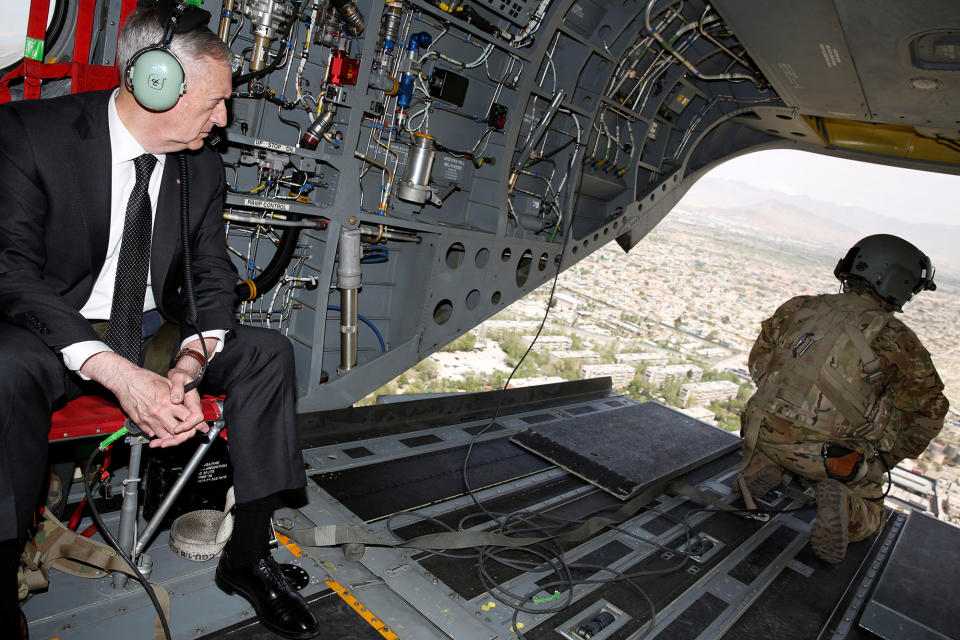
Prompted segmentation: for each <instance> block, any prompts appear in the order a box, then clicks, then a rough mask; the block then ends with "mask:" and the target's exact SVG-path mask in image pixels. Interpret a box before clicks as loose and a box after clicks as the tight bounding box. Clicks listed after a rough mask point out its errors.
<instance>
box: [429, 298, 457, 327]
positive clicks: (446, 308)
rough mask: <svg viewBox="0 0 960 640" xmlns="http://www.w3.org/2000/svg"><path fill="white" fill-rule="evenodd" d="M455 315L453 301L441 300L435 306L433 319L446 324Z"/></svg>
mask: <svg viewBox="0 0 960 640" xmlns="http://www.w3.org/2000/svg"><path fill="white" fill-rule="evenodd" d="M452 315H453V303H452V302H450V301H449V300H441V301H440V302H438V303H437V306H436V307H434V308H433V321H434V322H436V323H437V324H446V323H447V321H448V320H449V319H450V316H452Z"/></svg>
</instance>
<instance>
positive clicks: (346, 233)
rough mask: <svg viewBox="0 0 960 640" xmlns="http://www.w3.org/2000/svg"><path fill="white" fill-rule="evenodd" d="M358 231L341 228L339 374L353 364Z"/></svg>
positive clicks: (357, 282) (355, 353)
mask: <svg viewBox="0 0 960 640" xmlns="http://www.w3.org/2000/svg"><path fill="white" fill-rule="evenodd" d="M360 235H361V233H360V229H345V228H344V229H341V230H340V243H339V247H338V257H337V259H338V262H337V288H338V289H339V290H340V367H339V369H340V371H349V370H350V369H352V368H353V367H355V366H356V364H357V294H358V293H359V290H360V283H361V280H362V278H361V271H360Z"/></svg>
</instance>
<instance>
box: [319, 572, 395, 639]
mask: <svg viewBox="0 0 960 640" xmlns="http://www.w3.org/2000/svg"><path fill="white" fill-rule="evenodd" d="M326 583H327V586H328V587H330V588H331V589H332V590H333V592H334V593H336V594H337V595H338V596H340V597H341V598H343V601H344V602H346V603H347V604H348V605H350V608H351V609H353V610H354V611H356V612H357V613H359V614H360V617H361V618H363V619H364V620H366V621H367V622H368V623H369V624H370V626H371V627H373V628H374V629H376V630H377V631H378V632H379V633H380V635H382V636H383V637H384V638H386V640H400V636H398V635H397V634H395V633H394V632H393V631H392V630H391V629H390V628H389V627H388V626H387V625H385V624H384V623H383V621H382V620H380V619H379V618H377V617H376V616H375V615H373V612H372V611H370V610H369V609H367V608H366V607H365V606H363V604H362V603H361V602H360V601H359V600H357V599H356V598H354V597H353V594H352V593H350V592H349V591H347V590H346V589H345V588H344V587H343V585H341V584H340V583H339V582H337V581H336V580H326Z"/></svg>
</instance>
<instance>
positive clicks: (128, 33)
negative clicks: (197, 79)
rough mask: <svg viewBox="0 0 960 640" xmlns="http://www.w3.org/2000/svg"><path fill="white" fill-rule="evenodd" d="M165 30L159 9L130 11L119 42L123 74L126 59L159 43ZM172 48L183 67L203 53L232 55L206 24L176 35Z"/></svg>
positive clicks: (226, 60)
mask: <svg viewBox="0 0 960 640" xmlns="http://www.w3.org/2000/svg"><path fill="white" fill-rule="evenodd" d="M164 30H165V28H164V25H163V24H161V23H160V20H159V19H158V18H157V12H156V10H155V9H153V8H149V9H143V8H141V9H137V10H136V11H134V12H133V13H131V14H130V17H129V18H127V21H126V22H125V23H124V25H123V29H121V30H120V38H119V40H118V42H117V67H118V68H119V69H120V75H121V76H122V75H123V71H124V69H126V68H127V62H128V61H129V60H130V58H132V57H133V55H134V54H135V53H137V51H140V50H141V49H144V48H146V47H149V46H151V45H155V44H159V42H160V41H161V40H162V39H163V33H164ZM170 51H171V52H172V53H173V55H175V56H177V58H179V60H180V62H181V63H182V64H183V65H184V67H188V66H190V65H192V64H193V63H194V61H196V60H198V59H200V58H204V57H205V58H211V59H213V60H217V61H219V62H224V63H229V61H230V59H231V57H232V56H233V52H232V51H230V47H228V46H227V45H226V43H224V42H223V40H221V39H220V38H218V37H217V35H216V34H215V33H213V32H212V31H210V29H208V28H206V27H199V28H197V29H193V30H191V31H188V32H187V33H183V34H178V35H175V36H173V40H172V41H171V42H170ZM185 70H186V69H185Z"/></svg>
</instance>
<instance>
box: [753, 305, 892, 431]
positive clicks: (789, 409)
mask: <svg viewBox="0 0 960 640" xmlns="http://www.w3.org/2000/svg"><path fill="white" fill-rule="evenodd" d="M889 318H890V314H889V313H887V312H886V311H883V310H882V309H880V308H878V306H877V304H876V303H875V302H874V301H872V300H870V299H869V298H867V297H862V296H857V295H848V294H836V295H826V296H817V297H814V298H810V300H809V301H807V302H806V303H805V304H804V306H802V307H801V308H800V309H798V310H797V311H795V312H794V313H793V314H792V315H791V316H789V317H788V318H787V320H786V322H784V323H783V325H782V326H781V328H780V335H779V339H778V341H777V344H776V346H775V348H774V351H773V353H772V354H771V358H770V361H769V363H768V367H767V371H766V374H765V375H764V377H763V378H762V379H761V381H760V388H759V389H758V391H757V394H756V397H755V398H756V400H757V401H758V402H756V403H752V404H754V407H752V409H753V411H759V412H766V413H767V414H770V415H772V416H775V417H777V418H781V419H783V420H786V421H788V422H790V423H791V424H792V425H793V426H794V427H797V428H800V429H802V430H805V431H807V432H812V433H811V434H810V435H814V434H816V435H817V436H819V437H821V438H822V439H823V440H847V441H849V440H867V441H871V442H872V443H874V444H875V445H876V446H879V447H880V448H881V449H882V448H885V447H884V446H883V445H887V446H889V445H890V444H892V443H886V442H879V441H880V440H881V439H883V436H884V432H885V427H886V425H887V423H888V421H889V419H890V412H891V409H892V399H891V398H890V396H889V394H886V393H884V391H885V389H884V386H883V381H882V378H883V375H882V371H881V369H880V362H879V360H878V359H877V357H876V355H875V354H874V353H873V350H872V349H871V348H870V344H871V343H872V341H873V339H874V338H875V337H876V336H877V334H878V333H879V332H880V330H881V329H882V328H883V327H884V326H885V325H886V323H887V321H888V320H889Z"/></svg>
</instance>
